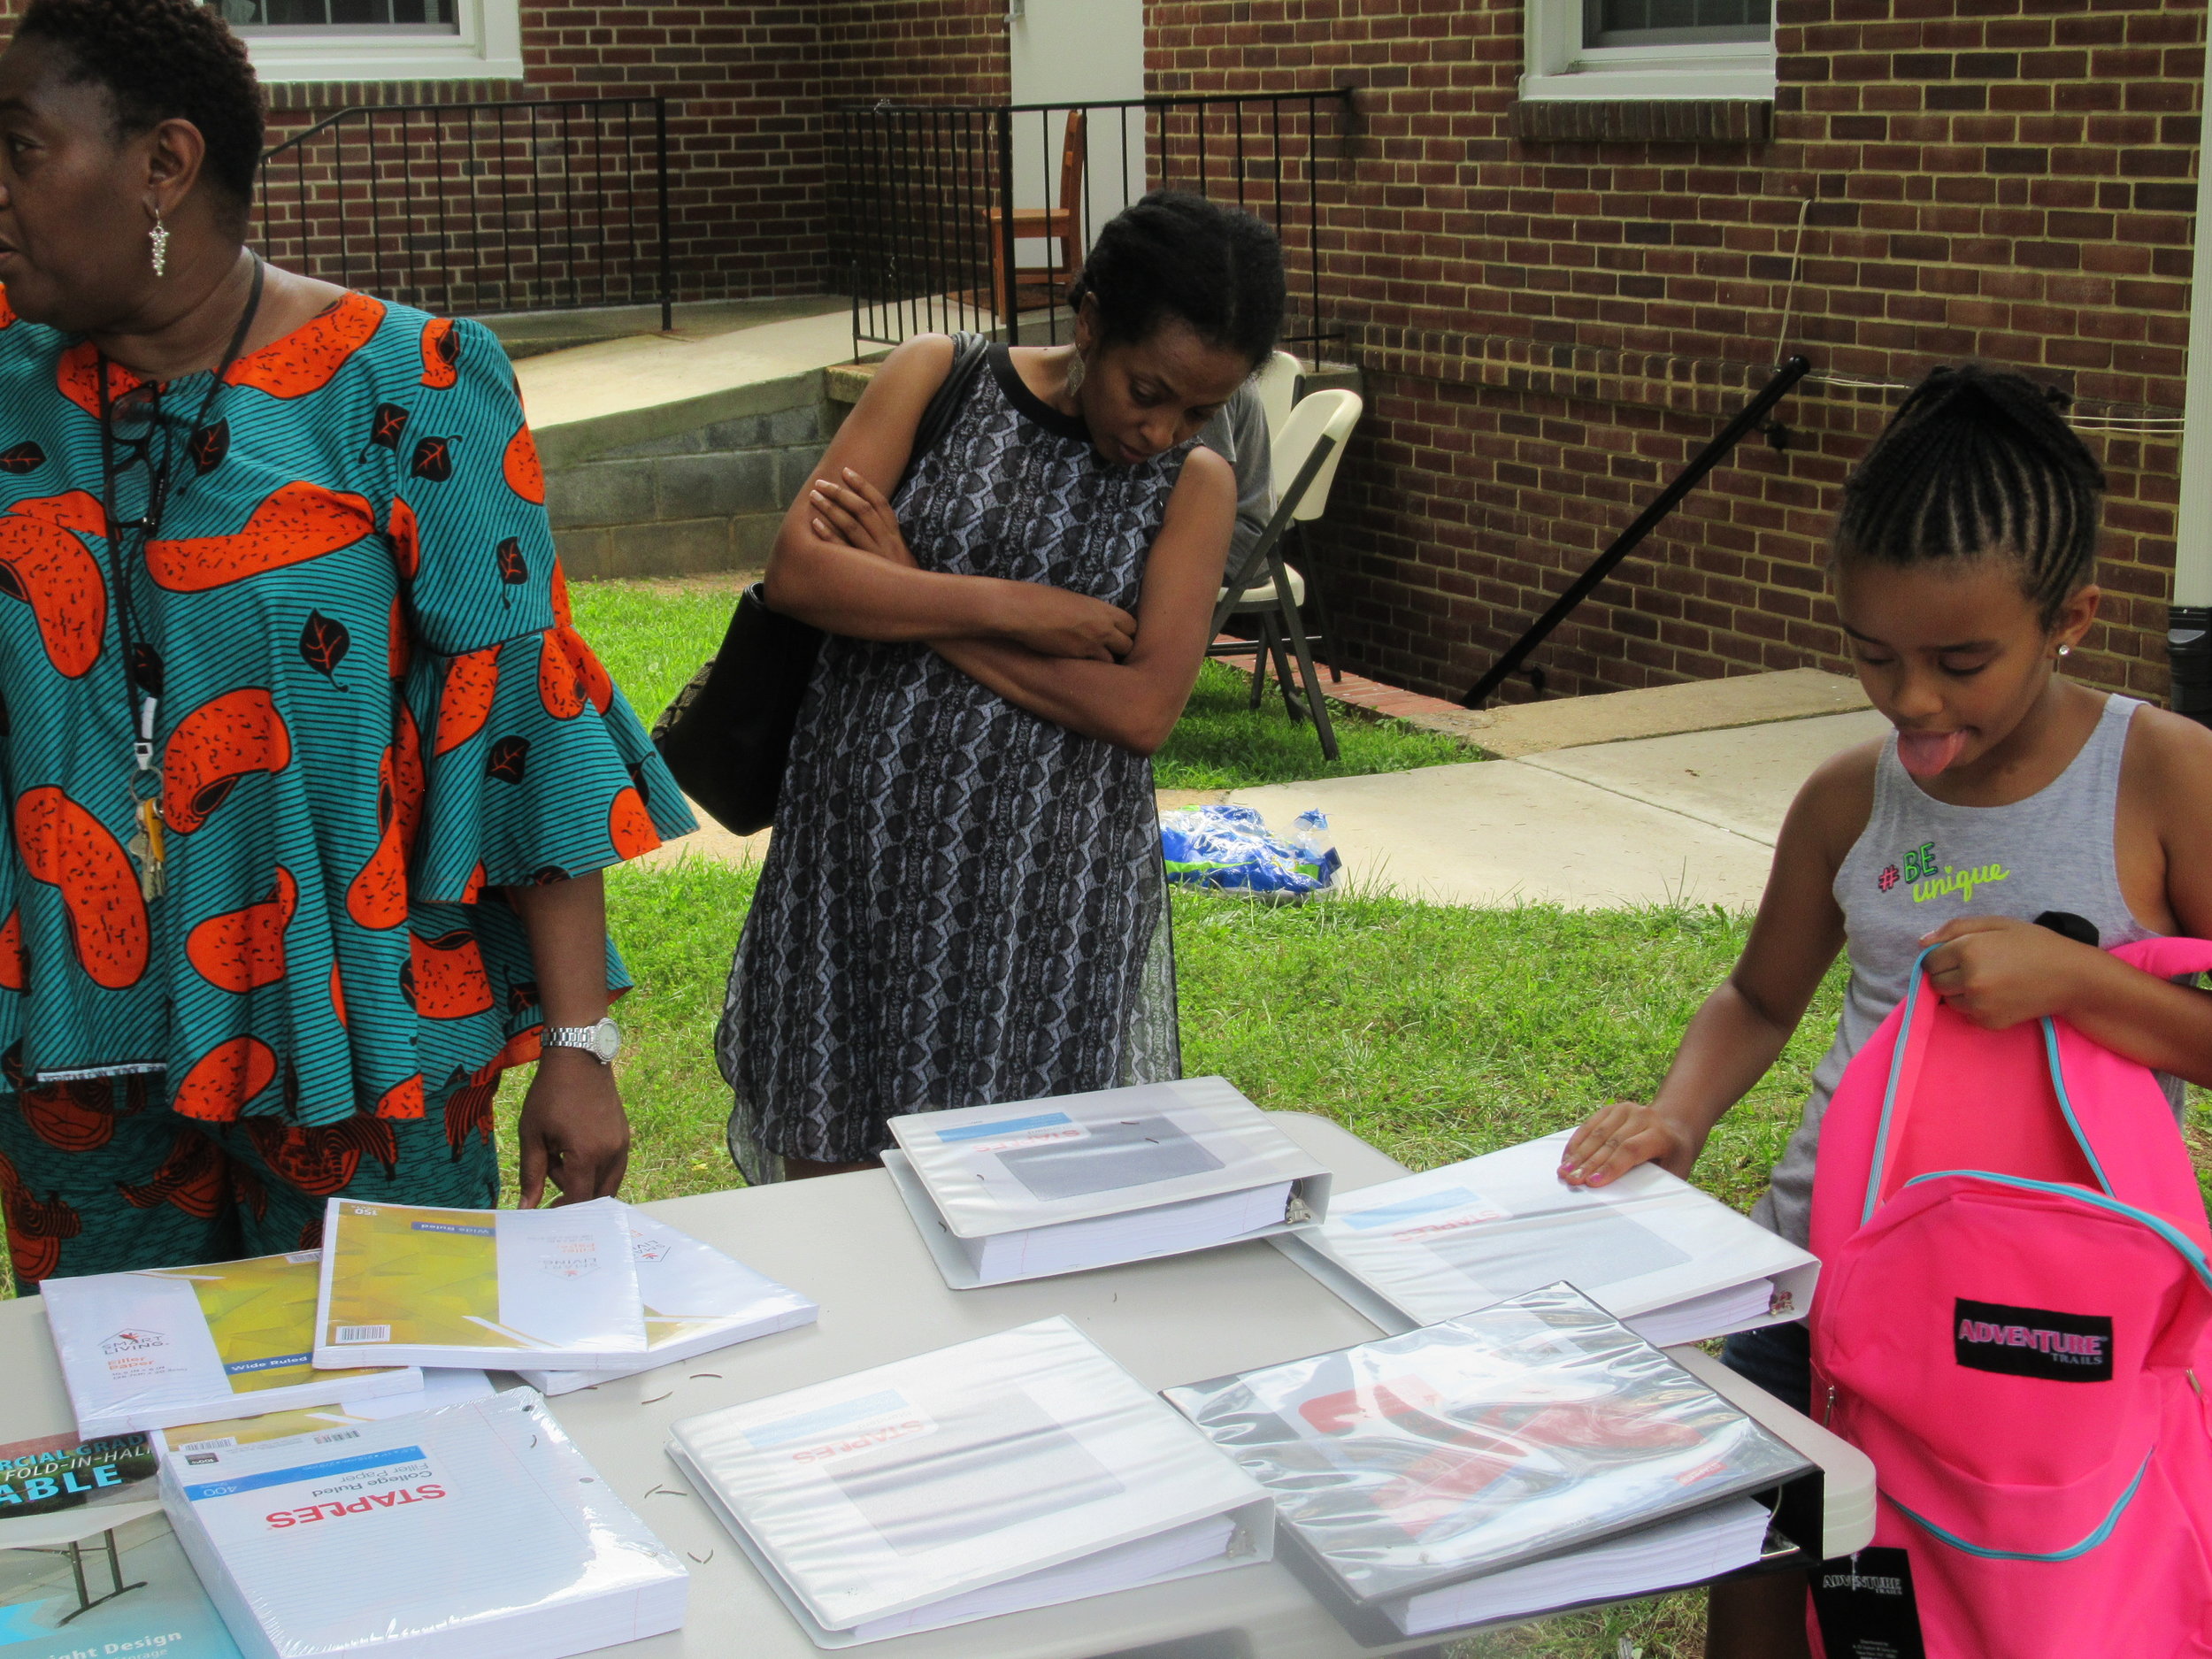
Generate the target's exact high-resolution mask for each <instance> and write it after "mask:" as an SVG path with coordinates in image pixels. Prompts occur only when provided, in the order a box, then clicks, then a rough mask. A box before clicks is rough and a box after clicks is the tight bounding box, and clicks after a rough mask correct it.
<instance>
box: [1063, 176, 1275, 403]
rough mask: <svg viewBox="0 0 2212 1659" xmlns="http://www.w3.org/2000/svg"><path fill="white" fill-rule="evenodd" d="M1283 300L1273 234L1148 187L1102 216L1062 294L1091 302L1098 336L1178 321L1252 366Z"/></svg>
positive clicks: (1133, 337) (1117, 336) (1236, 214)
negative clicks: (1079, 266) (1102, 223)
mask: <svg viewBox="0 0 2212 1659" xmlns="http://www.w3.org/2000/svg"><path fill="white" fill-rule="evenodd" d="M1283 296H1284V281H1283V250H1282V244H1281V243H1280V242H1278V241H1277V240H1276V237H1275V233H1274V232H1273V231H1271V230H1270V229H1269V228H1268V227H1266V226H1265V225H1264V224H1263V223H1261V222H1260V221H1259V220H1258V219H1255V218H1254V217H1253V216H1252V215H1251V214H1249V213H1246V212H1242V211H1239V210H1237V209H1235V208H1228V207H1223V206H1221V205H1220V204H1217V203H1214V202H1210V201H1208V200H1207V199H1206V198H1205V197H1204V196H1192V195H1190V194H1188V193H1187V192H1184V191H1179V190H1155V191H1153V192H1152V193H1151V194H1150V195H1149V196H1145V197H1143V198H1142V199H1141V200H1140V201H1138V202H1137V203H1135V204H1133V205H1132V206H1130V207H1127V208H1125V209H1124V210H1123V211H1120V212H1118V213H1117V214H1115V215H1114V217H1113V218H1112V219H1109V220H1108V221H1107V222H1106V224H1105V227H1103V228H1102V230H1100V232H1099V233H1098V239H1097V241H1095V242H1093V243H1092V244H1091V251H1090V256H1089V257H1087V259H1085V260H1084V262H1083V274H1082V275H1081V276H1080V277H1079V278H1077V279H1076V283H1075V287H1074V288H1073V289H1072V290H1071V292H1070V294H1069V296H1068V297H1069V301H1070V303H1072V304H1074V305H1077V306H1080V305H1081V304H1082V303H1083V302H1084V301H1085V300H1086V299H1089V300H1092V301H1094V302H1095V303H1096V304H1097V307H1098V320H1099V331H1100V334H1101V335H1102V337H1103V338H1104V339H1106V340H1109V341H1114V342H1124V343H1126V342H1134V341H1140V340H1146V339H1149V338H1150V337H1151V334H1152V333H1153V331H1154V330H1155V329H1156V328H1157V327H1159V326H1160V325H1161V323H1163V322H1164V321H1166V320H1167V319H1171V318H1173V319H1180V320H1181V321H1183V322H1185V323H1187V324H1188V325H1189V326H1190V327H1191V329H1192V331H1193V332H1194V333H1195V334H1197V335H1198V337H1199V338H1200V339H1201V340H1203V341H1205V342H1207V343H1208V344H1209V345H1214V346H1221V347H1224V348H1225V349H1229V350H1232V351H1234V352H1235V353H1236V354H1237V355H1238V356H1240V357H1242V358H1243V359H1244V360H1245V361H1246V362H1247V363H1248V364H1250V365H1252V366H1253V367H1255V368H1256V367H1258V366H1259V365H1260V363H1261V362H1262V361H1263V359H1264V358H1265V357H1266V356H1267V354H1268V353H1269V352H1271V351H1272V350H1273V349H1275V340H1276V336H1277V335H1279V334H1281V332H1282V327H1283Z"/></svg>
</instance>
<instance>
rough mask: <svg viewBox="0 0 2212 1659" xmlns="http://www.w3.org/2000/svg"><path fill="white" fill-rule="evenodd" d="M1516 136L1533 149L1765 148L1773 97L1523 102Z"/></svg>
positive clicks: (1513, 115) (1518, 105)
mask: <svg viewBox="0 0 2212 1659" xmlns="http://www.w3.org/2000/svg"><path fill="white" fill-rule="evenodd" d="M1509 116H1510V120H1511V125H1512V130H1513V136H1514V137H1516V138H1517V139H1519V140H1521V141H1522V142H1524V143H1532V144H1614V143H1643V144H1764V143H1768V142H1771V141H1772V139H1773V137H1774V101H1773V100H1772V99H1771V98H1519V99H1516V100H1515V101H1514V104H1513V106H1512V108H1511V110H1510V111H1509Z"/></svg>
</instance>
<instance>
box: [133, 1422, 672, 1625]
mask: <svg viewBox="0 0 2212 1659" xmlns="http://www.w3.org/2000/svg"><path fill="white" fill-rule="evenodd" d="M348 1432H349V1434H350V1436H351V1437H352V1438H349V1439H346V1440H340V1441H336V1442H334V1443H331V1444H326V1445H320V1446H310V1447H303V1446H301V1445H300V1444H299V1443H298V1442H296V1441H295V1440H271V1441H264V1442H260V1443H257V1444H251V1445H242V1446H234V1447H231V1448H226V1449H220V1450H217V1451H214V1452H211V1453H207V1454H202V1455H196V1457H195V1460H194V1461H193V1462H192V1463H189V1464H187V1463H184V1462H183V1461H182V1460H180V1459H178V1458H169V1459H167V1460H165V1462H164V1463H163V1465H162V1475H161V1486H162V1501H163V1502H164V1503H165V1505H166V1506H167V1508H168V1510H169V1516H170V1519H171V1520H172V1522H173V1523H174V1525H175V1526H176V1531H177V1536H178V1538H179V1539H180V1540H182V1542H183V1544H184V1548H185V1553H186V1555H188V1556H189V1557H190V1558H191V1561H192V1564H193V1566H194V1568H195V1569H196V1570H197V1571H198V1573H199V1575H200V1578H201V1581H202V1582H203V1583H204V1584H205V1585H206V1586H207V1589H208V1594H210V1595H211V1597H212V1598H213V1599H214V1601H215V1605H216V1607H217V1609H219V1611H220V1612H221V1613H222V1616H223V1621H224V1623H225V1624H227V1625H228V1626H229V1627H230V1632H231V1635H232V1638H233V1639H234V1640H235V1641H236V1642H237V1643H238V1646H239V1648H240V1650H241V1651H242V1653H244V1654H245V1655H247V1656H248V1659H316V1656H317V1655H331V1654H353V1653H370V1652H373V1653H374V1654H376V1655H406V1656H407V1659H560V1655H567V1654H578V1653H586V1652H588V1651H590V1650H591V1649H593V1648H596V1647H611V1646H613V1645H614V1644H615V1643H618V1642H626V1641H634V1640H638V1639H639V1638H641V1637H645V1636H652V1635H657V1634H658V1633H659V1632H664V1631H671V1630H675V1629H678V1628H679V1627H680V1626H681V1624H683V1617H684V1602H685V1596H686V1593H687V1590H688V1588H689V1586H690V1579H689V1578H688V1576H687V1574H686V1572H685V1571H684V1567H683V1564H682V1563H680V1561H678V1560H677V1559H676V1557H675V1556H674V1555H672V1554H671V1553H670V1551H669V1550H668V1548H666V1547H665V1546H664V1545H663V1544H662V1543H661V1541H660V1540H658V1539H657V1538H655V1537H654V1536H653V1534H652V1533H651V1532H649V1531H647V1530H646V1528H645V1525H644V1524H643V1523H642V1522H641V1521H640V1520H639V1519H638V1518H637V1517H636V1516H634V1515H633V1514H632V1513H631V1512H630V1511H629V1509H627V1508H626V1507H625V1506H624V1504H623V1503H622V1502H621V1500H620V1499H618V1498H617V1497H616V1496H615V1495H614V1493H613V1492H612V1490H611V1489H610V1488H609V1487H608V1486H607V1485H606V1483H605V1482H604V1481H603V1480H602V1479H600V1478H599V1476H598V1473H597V1472H596V1471H595V1470H594V1469H593V1468H592V1466H591V1465H590V1464H589V1463H587V1462H586V1461H585V1460H584V1457H583V1455H582V1454H580V1452H578V1451H577V1449H576V1448H575V1447H574V1446H573V1445H572V1444H571V1443H570V1441H569V1439H568V1437H567V1435H566V1434H565V1433H564V1432H562V1430H561V1425H559V1423H558V1422H557V1421H556V1420H555V1419H554V1417H553V1414H552V1413H551V1412H550V1411H549V1410H548V1409H546V1407H545V1402H544V1401H543V1400H542V1399H541V1398H540V1397H539V1395H538V1394H536V1392H535V1391H534V1390H532V1389H527V1388H518V1389H516V1390H513V1391H512V1392H511V1393H508V1394H498V1395H495V1396H494V1397H493V1398H491V1399H489V1400H482V1401H477V1402H472V1403H471V1404H467V1405H458V1406H448V1407H445V1408H444V1409H440V1410H434V1411H423V1412H418V1413H416V1414H414V1415H413V1416H411V1417H396V1418H393V1419H392V1420H391V1421H389V1422H386V1423H373V1424H368V1425H363V1426H361V1427H359V1428H357V1429H353V1430H350V1431H348ZM203 1455H204V1457H206V1458H208V1459H209V1460H211V1461H207V1462H201V1461H198V1458H199V1456H203Z"/></svg>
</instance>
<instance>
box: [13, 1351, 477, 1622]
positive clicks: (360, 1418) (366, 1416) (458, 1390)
mask: <svg viewBox="0 0 2212 1659" xmlns="http://www.w3.org/2000/svg"><path fill="white" fill-rule="evenodd" d="M494 1393H495V1390H494V1389H493V1387H492V1379H490V1378H489V1377H487V1376H486V1375H485V1374H484V1373H483V1372H482V1371H425V1372H423V1373H422V1386H421V1387H419V1388H411V1389H410V1390H408V1392H407V1393H405V1394H379V1395H378V1396H377V1397H376V1398H375V1399H373V1400H356V1401H353V1402H350V1403H349V1404H346V1405H342V1406H304V1407H302V1408H300V1409H297V1410H294V1411H272V1412H268V1413H265V1415H263V1416H261V1417H231V1418H227V1419H225V1420H224V1421H221V1422H218V1423H187V1424H184V1425H180V1427H177V1428H173V1429H161V1430H158V1431H157V1432H155V1434H154V1436H153V1441H154V1449H155V1450H156V1451H157V1452H159V1453H160V1454H161V1455H163V1456H164V1457H181V1458H183V1459H184V1461H185V1462H186V1463H191V1462H192V1460H193V1459H194V1458H195V1457H196V1456H199V1455H202V1454H204V1453H207V1452H219V1451H224V1450H227V1449H228V1448H231V1447H234V1446H251V1445H255V1444H257V1443H259V1442H262V1441H265V1440H305V1441H321V1442H324V1443H326V1444H331V1445H337V1444H341V1443H342V1442H344V1441H347V1440H351V1439H352V1438H353V1436H352V1435H351V1434H349V1433H348V1432H347V1431H348V1430H349V1429H357V1428H359V1427H360V1426H361V1425H363V1424H364V1423H382V1422H386V1421H388V1419H390V1418H392V1417H405V1416H406V1415H407V1414H408V1413H409V1412H411V1411H434V1410H435V1409H438V1408H439V1407H440V1406H457V1405H465V1404H466V1403H467V1402H469V1401H472V1400H488V1399H490V1398H491V1397H492V1394H494ZM7 1659H13V1655H8V1656H7Z"/></svg>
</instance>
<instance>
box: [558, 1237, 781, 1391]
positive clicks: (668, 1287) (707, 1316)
mask: <svg viewBox="0 0 2212 1659" xmlns="http://www.w3.org/2000/svg"><path fill="white" fill-rule="evenodd" d="M611 1202H618V1201H611ZM622 1210H623V1213H624V1216H625V1217H626V1225H627V1226H628V1229H629V1234H630V1254H631V1256H632V1257H633V1258H634V1260H635V1262H636V1264H637V1287H638V1295H639V1297H640V1299H641V1300H642V1301H643V1302H644V1303H645V1333H646V1337H647V1339H648V1340H649V1342H650V1343H651V1348H649V1351H648V1353H647V1355H646V1357H645V1359H644V1360H643V1361H642V1362H641V1363H638V1364H635V1365H632V1366H629V1367H626V1368H625V1369H624V1370H622V1371H529V1370H520V1369H518V1374H519V1375H520V1377H521V1378H522V1380H523V1381H525V1382H526V1383H528V1384H529V1385H530V1386H532V1387H534V1388H535V1389H537V1390H538V1391H539V1392H540V1393H541V1394H568V1393H570V1392H572V1390H574V1389H578V1388H588V1387H590V1386H592V1385H593V1384H594V1383H602V1382H605V1381H607V1380H608V1379H611V1378H614V1377H623V1376H628V1375H630V1374H632V1373H633V1372H635V1371H650V1370H652V1369H653V1367H655V1366H656V1365H672V1364H674V1363H676V1362H677V1361H678V1360H685V1359H690V1358H692V1357H694V1356H696V1355H700V1354H704V1353H708V1352H710V1351H711V1350H712V1349H715V1348H727V1347H729V1346H730V1345H731V1344H732V1343H733V1342H744V1341H749V1340H751V1339H752V1338H754V1337H757V1336H767V1335H770V1334H772V1333H774V1332H777V1331H788V1330H790V1329H791V1328H792V1326H794V1325H811V1324H812V1323H813V1322H814V1321H815V1320H816V1319H817V1318H818V1317H820V1315H821V1311H822V1310H821V1309H820V1308H819V1307H818V1306H817V1305H816V1304H815V1303H814V1302H812V1301H810V1300H809V1299H808V1298H807V1297H804V1296H802V1295H801V1294H799V1293H798V1292H797V1291H795V1290H791V1289H788V1288H787V1287H786V1286H782V1285H779V1284H778V1283H776V1281H775V1280H774V1279H769V1278H767V1277H766V1276H764V1275H763V1274H760V1273H756V1272H755V1271H753V1270H752V1269H751V1268H749V1267H748V1266H746V1265H745V1263H742V1262H740V1261H737V1260H734V1259H733V1258H732V1257H730V1256H725V1255H723V1254H722V1252H721V1251H719V1250H718V1249H716V1248H713V1247H712V1246H711V1245H707V1244H702V1243H700V1242H699V1240H696V1239H695V1238H693V1237H692V1236H691V1235H690V1234H689V1233H683V1232H680V1231H679V1230H677V1229H676V1228H674V1227H672V1226H670V1225H668V1224H667V1223H666V1222H665V1221H656V1220H655V1219H654V1218H653V1217H650V1216H649V1215H647V1214H646V1213H645V1212H644V1211H643V1210H634V1209H632V1208H631V1207H630V1206H629V1205H627V1204H624V1205H623V1206H622Z"/></svg>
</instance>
